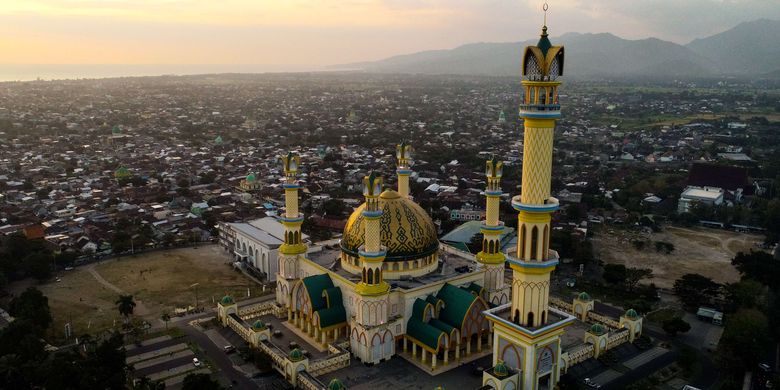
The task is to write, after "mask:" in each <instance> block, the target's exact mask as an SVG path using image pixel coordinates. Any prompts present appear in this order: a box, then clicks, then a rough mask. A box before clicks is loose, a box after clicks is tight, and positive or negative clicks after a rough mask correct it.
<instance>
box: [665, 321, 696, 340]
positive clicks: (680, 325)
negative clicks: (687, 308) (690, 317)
mask: <svg viewBox="0 0 780 390" xmlns="http://www.w3.org/2000/svg"><path fill="white" fill-rule="evenodd" d="M662 327H663V328H664V332H666V334H668V335H669V336H672V337H674V336H676V335H677V333H685V332H687V331H689V330H691V324H689V323H687V322H685V320H683V319H682V318H680V317H674V318H671V319H668V320H666V321H664V322H663V325H662Z"/></svg>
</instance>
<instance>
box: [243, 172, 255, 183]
mask: <svg viewBox="0 0 780 390" xmlns="http://www.w3.org/2000/svg"><path fill="white" fill-rule="evenodd" d="M255 180H257V177H256V176H255V174H254V173H250V174H248V175H246V181H247V183H254V182H255Z"/></svg>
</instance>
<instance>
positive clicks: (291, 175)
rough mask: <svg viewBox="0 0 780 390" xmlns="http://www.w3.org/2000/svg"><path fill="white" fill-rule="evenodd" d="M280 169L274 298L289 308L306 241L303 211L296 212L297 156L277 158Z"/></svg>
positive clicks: (298, 164) (290, 154)
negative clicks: (280, 234)
mask: <svg viewBox="0 0 780 390" xmlns="http://www.w3.org/2000/svg"><path fill="white" fill-rule="evenodd" d="M281 160H282V168H283V169H284V184H283V185H282V186H283V187H284V205H285V212H284V216H283V217H281V218H280V221H281V222H282V224H283V225H284V243H283V244H282V245H281V246H280V247H279V273H278V274H277V278H276V280H277V288H276V301H277V303H279V304H281V305H283V306H288V309H289V308H290V305H289V302H290V294H291V293H292V286H293V283H294V282H295V281H296V280H297V279H298V278H299V275H298V260H299V257H300V256H302V255H303V254H305V253H306V249H307V248H306V244H304V243H303V240H302V238H301V235H302V234H301V225H302V224H303V214H301V213H300V212H298V190H299V189H300V188H301V186H300V185H299V184H298V179H297V176H298V167H299V166H300V165H301V157H300V156H298V155H297V154H295V153H293V152H289V153H287V155H286V156H282V157H281Z"/></svg>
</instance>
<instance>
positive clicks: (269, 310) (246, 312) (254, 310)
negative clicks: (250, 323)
mask: <svg viewBox="0 0 780 390" xmlns="http://www.w3.org/2000/svg"><path fill="white" fill-rule="evenodd" d="M269 314H270V315H274V316H276V317H281V316H284V315H286V314H287V313H286V312H285V311H284V309H283V308H281V307H279V306H277V305H276V304H274V303H273V302H262V303H257V304H254V305H251V306H246V307H242V308H240V309H238V315H239V316H240V317H241V318H243V319H245V320H248V319H252V318H255V317H261V316H265V315H269Z"/></svg>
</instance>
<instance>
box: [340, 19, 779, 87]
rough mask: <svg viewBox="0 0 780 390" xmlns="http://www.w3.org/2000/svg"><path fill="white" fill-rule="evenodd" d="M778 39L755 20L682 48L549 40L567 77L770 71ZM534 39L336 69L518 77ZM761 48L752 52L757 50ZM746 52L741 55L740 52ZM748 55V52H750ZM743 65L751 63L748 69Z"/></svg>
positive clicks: (611, 39)
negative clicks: (562, 58)
mask: <svg viewBox="0 0 780 390" xmlns="http://www.w3.org/2000/svg"><path fill="white" fill-rule="evenodd" d="M778 36H780V22H778V21H770V20H758V21H755V22H749V23H743V24H740V25H739V26H737V27H735V28H733V29H731V30H729V31H726V32H723V33H720V34H717V35H713V36H711V37H708V38H703V39H697V40H695V41H693V42H691V43H690V44H689V45H686V46H682V45H678V44H676V43H673V42H667V41H663V40H660V39H656V38H648V39H640V40H628V39H623V38H620V37H617V36H614V35H612V34H608V33H601V34H578V33H568V34H564V35H562V36H560V37H554V38H551V40H552V42H553V44H555V45H565V46H566V73H567V74H568V75H570V76H579V77H599V76H612V77H614V76H618V77H620V76H623V77H626V76H644V77H654V76H660V77H679V76H709V75H716V74H720V73H726V74H742V73H744V72H745V71H749V72H753V73H756V72H757V73H761V74H762V75H765V74H767V75H768V74H770V72H774V71H776V70H777V69H778V67H779V66H780V49H778V47H777V46H773V45H771V40H772V38H774V37H778ZM537 39H538V38H534V39H531V40H528V41H525V42H514V43H473V44H468V45H463V46H459V47H457V48H455V49H452V50H430V51H423V52H419V53H414V54H407V55H399V56H394V57H390V58H387V59H383V60H379V61H370V62H361V63H353V64H346V65H339V66H336V67H334V68H350V69H364V70H366V71H371V72H397V73H428V74H446V73H452V74H477V75H517V74H518V72H519V69H520V61H521V58H520V56H521V55H522V50H523V48H524V47H525V46H526V45H528V44H533V43H535V42H536V40H537ZM757 45H758V46H760V47H759V48H756V46H757ZM743 53H744V54H743ZM749 53H752V54H749ZM745 62H747V63H750V67H749V68H748V67H747V65H746V64H744V63H745Z"/></svg>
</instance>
